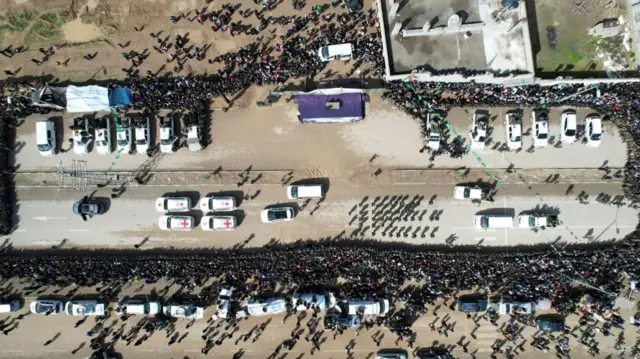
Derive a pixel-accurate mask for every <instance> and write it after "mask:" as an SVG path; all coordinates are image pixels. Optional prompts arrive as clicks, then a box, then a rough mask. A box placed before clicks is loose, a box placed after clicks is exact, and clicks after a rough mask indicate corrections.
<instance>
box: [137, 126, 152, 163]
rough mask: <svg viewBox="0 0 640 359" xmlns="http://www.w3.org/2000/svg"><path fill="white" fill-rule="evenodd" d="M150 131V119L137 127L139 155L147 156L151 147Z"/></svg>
mask: <svg viewBox="0 0 640 359" xmlns="http://www.w3.org/2000/svg"><path fill="white" fill-rule="evenodd" d="M149 133H150V129H149V119H148V118H147V119H146V122H145V120H143V123H142V124H139V125H138V126H136V130H135V134H136V152H138V153H139V154H143V155H144V154H146V153H147V151H148V150H149V148H150V147H151V138H150V134H149Z"/></svg>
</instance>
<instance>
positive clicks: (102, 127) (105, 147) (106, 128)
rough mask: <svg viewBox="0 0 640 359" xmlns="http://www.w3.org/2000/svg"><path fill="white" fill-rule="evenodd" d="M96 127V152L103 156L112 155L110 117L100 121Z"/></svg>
mask: <svg viewBox="0 0 640 359" xmlns="http://www.w3.org/2000/svg"><path fill="white" fill-rule="evenodd" d="M97 122H98V124H97V125H96V150H97V151H98V153H99V154H101V155H108V154H109V153H111V126H110V121H109V118H108V117H105V118H102V119H99V120H98V121H97Z"/></svg>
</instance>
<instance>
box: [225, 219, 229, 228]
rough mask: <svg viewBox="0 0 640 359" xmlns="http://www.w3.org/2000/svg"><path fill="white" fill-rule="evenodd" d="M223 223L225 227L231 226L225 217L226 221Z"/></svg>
mask: <svg viewBox="0 0 640 359" xmlns="http://www.w3.org/2000/svg"><path fill="white" fill-rule="evenodd" d="M224 225H225V226H226V227H227V228H229V226H231V221H230V220H228V219H227V220H226V221H224Z"/></svg>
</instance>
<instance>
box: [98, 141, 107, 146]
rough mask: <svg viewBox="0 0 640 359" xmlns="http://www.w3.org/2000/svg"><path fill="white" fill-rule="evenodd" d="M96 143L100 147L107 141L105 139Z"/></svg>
mask: <svg viewBox="0 0 640 359" xmlns="http://www.w3.org/2000/svg"><path fill="white" fill-rule="evenodd" d="M97 144H98V146H100V147H107V141H105V140H100V141H97Z"/></svg>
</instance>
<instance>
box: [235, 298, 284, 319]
mask: <svg viewBox="0 0 640 359" xmlns="http://www.w3.org/2000/svg"><path fill="white" fill-rule="evenodd" d="M286 310H287V301H286V300H285V299H284V298H268V299H264V300H262V299H249V300H248V301H247V307H246V308H245V312H246V313H247V314H249V315H254V316H259V315H274V314H280V313H284V312H285V311H286Z"/></svg>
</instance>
